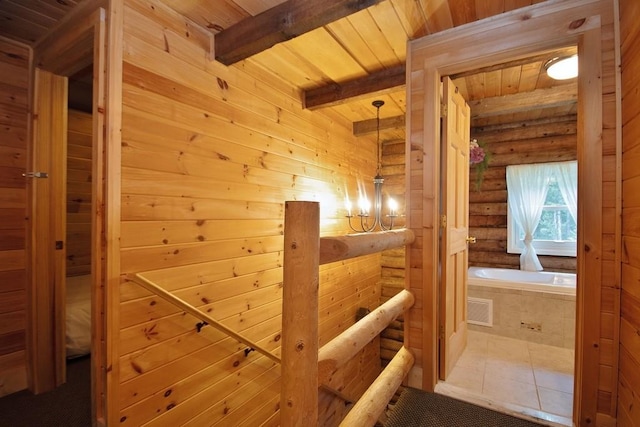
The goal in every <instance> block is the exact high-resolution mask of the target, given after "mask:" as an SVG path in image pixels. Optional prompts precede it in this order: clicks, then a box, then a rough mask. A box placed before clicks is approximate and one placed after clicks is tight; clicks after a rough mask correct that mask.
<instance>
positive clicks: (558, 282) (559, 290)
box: [467, 267, 576, 296]
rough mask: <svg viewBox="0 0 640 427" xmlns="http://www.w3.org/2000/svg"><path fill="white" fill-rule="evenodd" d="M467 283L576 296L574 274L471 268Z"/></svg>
mask: <svg viewBox="0 0 640 427" xmlns="http://www.w3.org/2000/svg"><path fill="white" fill-rule="evenodd" d="M467 283H468V284H469V285H476V286H485V287H489V288H503V289H519V290H526V291H537V292H545V293H552V294H561V295H573V296H575V294H576V275H575V274H573V273H554V272H550V271H521V270H511V269H506V268H489V267H469V279H468V282H467Z"/></svg>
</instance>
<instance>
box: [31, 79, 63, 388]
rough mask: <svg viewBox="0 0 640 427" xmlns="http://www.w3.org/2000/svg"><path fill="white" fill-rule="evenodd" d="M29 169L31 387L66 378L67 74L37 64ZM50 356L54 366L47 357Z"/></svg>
mask: <svg viewBox="0 0 640 427" xmlns="http://www.w3.org/2000/svg"><path fill="white" fill-rule="evenodd" d="M34 86H35V104H34V121H33V124H34V126H33V132H34V146H33V154H32V163H31V171H30V172H31V173H32V174H33V175H30V177H28V179H29V186H30V188H31V191H30V194H31V200H30V203H31V207H30V211H31V212H32V214H31V215H32V226H31V251H32V254H33V255H32V257H31V262H32V265H31V275H32V282H33V284H34V286H33V288H32V289H33V290H32V293H31V295H30V298H31V304H30V310H29V321H30V327H29V331H30V333H29V346H30V354H32V355H37V357H31V365H32V370H31V375H32V381H33V384H34V386H33V389H34V390H33V391H34V392H35V393H41V392H44V391H48V390H52V389H53V388H55V387H57V386H59V385H61V384H62V383H64V382H65V376H66V363H65V351H64V350H65V333H64V331H65V321H64V302H65V283H64V281H65V276H66V274H65V268H66V264H65V260H66V256H65V245H66V242H65V236H66V200H67V196H66V181H67V177H66V174H67V170H66V160H67V78H66V77H61V76H57V75H55V74H53V73H50V72H48V71H44V70H41V69H36V72H35V85H34ZM52 361H54V363H53V366H52V365H51V362H52Z"/></svg>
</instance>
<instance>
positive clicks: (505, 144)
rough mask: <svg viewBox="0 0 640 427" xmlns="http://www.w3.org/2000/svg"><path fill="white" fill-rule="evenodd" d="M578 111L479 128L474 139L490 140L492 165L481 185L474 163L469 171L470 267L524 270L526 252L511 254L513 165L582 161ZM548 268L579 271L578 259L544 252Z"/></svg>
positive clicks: (473, 130)
mask: <svg viewBox="0 0 640 427" xmlns="http://www.w3.org/2000/svg"><path fill="white" fill-rule="evenodd" d="M576 120H577V118H576V115H575V114H573V115H567V116H560V117H551V118H542V119H538V120H535V121H531V122H525V123H505V124H501V125H490V126H484V127H473V128H472V129H471V136H472V138H475V139H477V140H478V141H480V142H481V143H484V144H486V149H487V151H488V152H489V153H491V163H489V167H488V168H487V170H486V171H485V172H484V175H483V179H482V185H481V187H480V188H478V187H477V183H478V182H477V173H476V169H475V168H474V167H472V168H471V171H470V174H469V181H470V182H469V235H470V236H475V237H476V238H477V243H475V244H471V245H469V265H471V266H479V267H496V268H515V269H519V268H520V255H519V254H509V253H507V181H506V167H507V166H508V165H517V164H530V163H544V162H557V161H568V160H575V159H576V154H577V152H576V148H577V139H576V138H577V135H576ZM539 258H540V263H541V264H542V266H543V268H544V269H545V270H550V271H564V272H572V273H575V271H576V258H575V257H554V256H545V255H540V256H539Z"/></svg>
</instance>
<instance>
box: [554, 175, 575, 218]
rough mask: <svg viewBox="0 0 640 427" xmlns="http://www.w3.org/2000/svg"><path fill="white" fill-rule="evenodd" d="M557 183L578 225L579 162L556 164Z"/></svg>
mask: <svg viewBox="0 0 640 427" xmlns="http://www.w3.org/2000/svg"><path fill="white" fill-rule="evenodd" d="M555 167H556V181H557V182H558V188H560V193H562V198H563V199H564V202H565V203H566V204H567V209H568V210H569V213H570V214H571V217H572V218H573V220H574V221H575V222H576V224H577V223H578V162H562V163H556V164H555Z"/></svg>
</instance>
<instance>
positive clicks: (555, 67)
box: [544, 55, 578, 80]
mask: <svg viewBox="0 0 640 427" xmlns="http://www.w3.org/2000/svg"><path fill="white" fill-rule="evenodd" d="M544 68H545V69H546V70H547V75H548V76H549V77H551V78H552V79H554V80H567V79H572V78H574V77H577V76H578V55H573V56H565V57H556V58H553V59H551V60H549V61H547V63H546V64H544Z"/></svg>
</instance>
